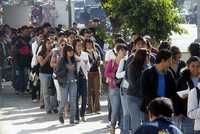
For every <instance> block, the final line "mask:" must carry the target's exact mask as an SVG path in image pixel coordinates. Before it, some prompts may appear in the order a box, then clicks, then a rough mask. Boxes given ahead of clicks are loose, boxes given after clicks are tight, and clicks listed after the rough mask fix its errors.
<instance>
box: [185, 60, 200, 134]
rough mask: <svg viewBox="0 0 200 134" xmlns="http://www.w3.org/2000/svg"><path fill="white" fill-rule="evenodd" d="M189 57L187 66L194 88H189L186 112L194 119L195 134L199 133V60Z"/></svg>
mask: <svg viewBox="0 0 200 134" xmlns="http://www.w3.org/2000/svg"><path fill="white" fill-rule="evenodd" d="M190 59H192V62H191V63H190V65H189V66H188V68H189V70H190V73H191V74H192V76H193V78H192V82H193V83H194V88H193V89H191V90H190V92H189V96H188V106H187V114H188V117H189V118H191V119H194V120H195V123H194V131H195V134H200V83H199V75H200V60H199V58H198V57H196V56H194V57H191V58H190ZM190 59H189V60H190ZM195 77H196V80H195Z"/></svg>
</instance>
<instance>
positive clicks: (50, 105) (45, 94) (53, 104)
mask: <svg viewBox="0 0 200 134" xmlns="http://www.w3.org/2000/svg"><path fill="white" fill-rule="evenodd" d="M39 78H40V89H41V91H40V96H41V98H44V105H45V110H46V112H48V111H51V110H55V109H57V100H56V96H55V95H54V96H51V95H49V90H50V89H49V88H48V86H49V85H50V81H51V79H52V75H51V74H44V73H40V74H39Z"/></svg>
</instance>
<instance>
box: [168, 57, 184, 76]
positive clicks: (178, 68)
mask: <svg viewBox="0 0 200 134" xmlns="http://www.w3.org/2000/svg"><path fill="white" fill-rule="evenodd" d="M185 66H186V64H185V62H184V61H181V60H180V61H179V63H178V66H177V70H176V71H174V70H173V69H172V68H171V67H170V68H169V69H170V71H171V72H172V75H173V77H174V79H175V80H178V79H179V78H180V76H181V69H183V68H184V67H185Z"/></svg>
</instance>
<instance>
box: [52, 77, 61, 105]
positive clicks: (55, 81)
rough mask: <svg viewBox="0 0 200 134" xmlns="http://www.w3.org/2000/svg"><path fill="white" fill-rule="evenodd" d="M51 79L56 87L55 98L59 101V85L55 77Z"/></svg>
mask: <svg viewBox="0 0 200 134" xmlns="http://www.w3.org/2000/svg"><path fill="white" fill-rule="evenodd" d="M53 81H54V85H55V87H56V95H57V100H58V102H60V101H61V92H60V85H59V83H58V80H57V79H54V80H53Z"/></svg>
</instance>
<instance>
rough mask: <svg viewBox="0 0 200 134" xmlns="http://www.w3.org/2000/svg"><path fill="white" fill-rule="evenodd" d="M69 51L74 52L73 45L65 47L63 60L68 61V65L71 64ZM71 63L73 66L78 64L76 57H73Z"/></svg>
mask: <svg viewBox="0 0 200 134" xmlns="http://www.w3.org/2000/svg"><path fill="white" fill-rule="evenodd" d="M69 51H74V49H73V47H72V46H71V45H65V47H64V49H63V58H64V60H65V61H66V63H68V62H69V61H68V59H67V52H69ZM71 62H72V63H73V64H74V63H76V59H75V56H74V55H73V56H72V57H71Z"/></svg>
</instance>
